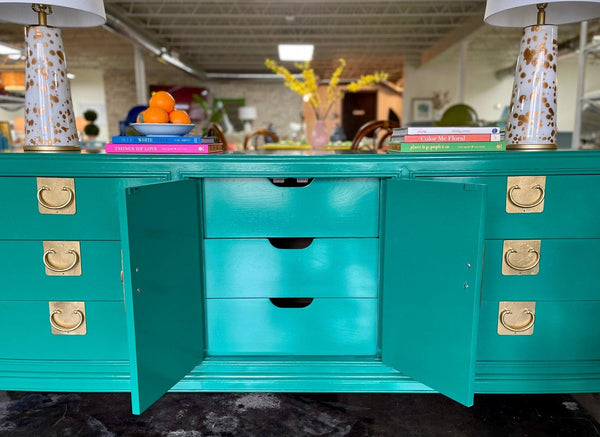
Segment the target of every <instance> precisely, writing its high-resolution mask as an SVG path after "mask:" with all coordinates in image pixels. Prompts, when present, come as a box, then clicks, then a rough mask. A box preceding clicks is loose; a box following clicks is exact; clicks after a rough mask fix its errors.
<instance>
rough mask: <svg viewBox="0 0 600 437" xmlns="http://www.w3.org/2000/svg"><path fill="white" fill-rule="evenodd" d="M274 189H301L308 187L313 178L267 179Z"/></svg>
mask: <svg viewBox="0 0 600 437" xmlns="http://www.w3.org/2000/svg"><path fill="white" fill-rule="evenodd" d="M269 180H270V181H271V183H272V184H273V185H275V186H276V187H288V188H302V187H306V186H308V185H309V184H310V183H311V182H312V181H313V178H269Z"/></svg>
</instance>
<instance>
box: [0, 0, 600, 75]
mask: <svg viewBox="0 0 600 437" xmlns="http://www.w3.org/2000/svg"><path fill="white" fill-rule="evenodd" d="M104 3H105V7H106V12H107V19H108V20H107V26H106V27H107V28H112V29H113V30H116V31H117V32H118V33H121V34H126V35H127V36H128V37H129V38H130V39H132V40H134V41H137V43H140V44H143V45H144V46H145V47H146V48H149V49H150V50H152V51H154V52H155V54H158V53H159V52H160V50H162V51H164V52H166V53H168V54H170V55H171V56H174V57H178V58H179V60H180V61H181V62H182V63H183V64H184V65H185V66H186V67H188V68H190V69H191V70H192V71H194V72H197V73H198V74H202V73H235V74H240V73H269V70H268V69H267V68H266V67H265V65H264V61H265V58H272V59H277V44H278V43H312V44H314V45H315V54H314V60H313V62H312V66H313V67H314V68H315V71H316V73H317V75H319V76H320V77H329V76H330V75H331V73H332V71H333V70H334V69H335V68H336V67H337V66H338V59H339V58H344V59H346V61H347V63H348V66H347V67H346V70H345V73H344V75H343V77H345V78H356V77H358V76H360V75H361V74H367V73H372V72H374V71H386V72H388V73H389V74H390V79H391V80H392V81H394V82H399V81H401V79H402V76H403V68H404V65H405V64H406V63H408V64H411V65H414V66H418V65H422V64H423V63H426V62H429V61H431V60H432V59H435V57H437V56H439V55H441V54H446V55H448V53H450V54H453V53H458V50H457V46H458V43H459V42H460V41H468V57H469V60H470V61H471V62H472V61H479V62H486V63H489V64H492V65H494V67H495V68H498V69H501V68H506V67H510V66H511V65H512V64H514V62H515V59H516V56H517V51H518V50H517V49H518V44H519V35H520V29H511V28H499V27H492V26H488V25H486V24H484V22H483V15H484V10H485V1H484V0H472V1H466V0H444V1H428V0H412V1H410V0H409V1H406V0H405V1H394V0H387V1H379V0H302V1H296V0H222V1H221V0H209V1H185V0H129V1H118V0H105V2H104ZM534 18H535V17H532V22H533V20H534ZM589 28H590V31H591V32H592V33H593V32H596V31H598V29H599V26H598V22H597V21H593V22H590V26H589ZM21 29H22V28H21ZM11 31H12V33H11ZM578 33H579V26H578V25H568V26H561V28H560V29H559V38H560V41H559V42H560V43H561V44H563V45H565V44H566V41H568V40H572V39H573V38H574V37H576V36H577V35H578ZM22 35H23V34H22V30H20V35H19V36H18V37H16V36H15V27H14V26H12V27H11V26H10V25H6V24H4V25H0V41H2V40H7V39H8V40H11V41H14V40H15V38H18V39H21V38H22ZM98 43H99V44H101V43H102V41H99V42H98ZM571 43H573V41H571ZM287 66H290V67H292V65H291V64H287ZM0 67H1V65H0Z"/></svg>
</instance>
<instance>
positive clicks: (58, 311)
mask: <svg viewBox="0 0 600 437" xmlns="http://www.w3.org/2000/svg"><path fill="white" fill-rule="evenodd" d="M55 314H62V310H61V309H60V308H59V309H55V310H54V311H52V313H51V314H50V324H51V325H52V327H53V328H54V329H56V330H57V331H60V332H72V331H75V330H76V329H77V328H79V327H80V326H81V324H82V323H83V313H82V312H81V311H80V310H73V314H75V315H76V316H77V317H79V321H78V322H77V323H76V324H75V325H73V326H63V325H61V324H60V323H58V322H56V321H55V320H54V315H55Z"/></svg>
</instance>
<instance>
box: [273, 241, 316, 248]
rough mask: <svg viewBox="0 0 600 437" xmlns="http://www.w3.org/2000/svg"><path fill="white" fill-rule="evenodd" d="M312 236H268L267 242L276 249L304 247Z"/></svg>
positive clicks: (309, 242)
mask: <svg viewBox="0 0 600 437" xmlns="http://www.w3.org/2000/svg"><path fill="white" fill-rule="evenodd" d="M313 240H314V238H269V243H271V246H273V247H275V248H276V249H306V248H307V247H308V246H310V245H311V244H312V242H313Z"/></svg>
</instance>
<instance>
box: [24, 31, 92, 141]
mask: <svg viewBox="0 0 600 437" xmlns="http://www.w3.org/2000/svg"><path fill="white" fill-rule="evenodd" d="M25 40H26V43H27V61H26V63H25V86H26V91H25V143H24V147H23V148H24V150H26V151H29V152H75V151H79V150H81V149H80V147H79V138H78V135H77V127H76V125H75V114H74V113H73V101H72V100H71V88H70V85H69V79H68V78H67V64H66V61H65V52H64V49H63V43H62V37H61V31H60V29H56V28H54V27H50V26H28V27H27V28H26V32H25Z"/></svg>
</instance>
